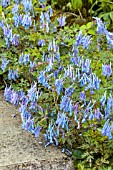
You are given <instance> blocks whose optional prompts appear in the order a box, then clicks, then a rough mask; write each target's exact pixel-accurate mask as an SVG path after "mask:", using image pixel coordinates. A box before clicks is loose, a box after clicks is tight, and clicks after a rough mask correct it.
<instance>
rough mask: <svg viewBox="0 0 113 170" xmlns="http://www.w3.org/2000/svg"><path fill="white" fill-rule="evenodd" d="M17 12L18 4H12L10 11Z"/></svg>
mask: <svg viewBox="0 0 113 170" xmlns="http://www.w3.org/2000/svg"><path fill="white" fill-rule="evenodd" d="M17 12H18V5H17V4H16V5H14V6H13V8H12V13H13V14H15V13H17Z"/></svg>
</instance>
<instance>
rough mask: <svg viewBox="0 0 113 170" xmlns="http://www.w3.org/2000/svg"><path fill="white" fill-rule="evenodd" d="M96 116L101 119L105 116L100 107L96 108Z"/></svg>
mask: <svg viewBox="0 0 113 170" xmlns="http://www.w3.org/2000/svg"><path fill="white" fill-rule="evenodd" d="M94 118H96V119H98V120H100V118H103V115H102V113H101V112H100V109H99V108H97V109H95V113H94Z"/></svg>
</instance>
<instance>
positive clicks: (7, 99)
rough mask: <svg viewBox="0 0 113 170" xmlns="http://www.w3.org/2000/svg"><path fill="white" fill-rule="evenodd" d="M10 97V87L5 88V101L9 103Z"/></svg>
mask: <svg viewBox="0 0 113 170" xmlns="http://www.w3.org/2000/svg"><path fill="white" fill-rule="evenodd" d="M11 95H12V89H11V86H10V87H7V86H6V87H5V90H4V97H5V99H6V101H8V102H10V101H11Z"/></svg>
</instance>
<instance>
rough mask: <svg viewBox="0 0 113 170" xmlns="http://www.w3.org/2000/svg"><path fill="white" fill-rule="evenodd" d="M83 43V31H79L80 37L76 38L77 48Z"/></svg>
mask: <svg viewBox="0 0 113 170" xmlns="http://www.w3.org/2000/svg"><path fill="white" fill-rule="evenodd" d="M81 43H82V31H79V33H78V35H77V36H76V43H75V47H77V46H79V45H80V44H81Z"/></svg>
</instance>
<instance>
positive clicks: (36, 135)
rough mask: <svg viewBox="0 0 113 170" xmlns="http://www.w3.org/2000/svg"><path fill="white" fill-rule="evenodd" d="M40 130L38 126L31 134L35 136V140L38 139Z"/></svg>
mask: <svg viewBox="0 0 113 170" xmlns="http://www.w3.org/2000/svg"><path fill="white" fill-rule="evenodd" d="M41 129H42V128H41V127H40V126H37V127H36V128H35V129H34V131H33V133H34V134H35V137H36V138H38V137H39V135H40V131H41Z"/></svg>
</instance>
